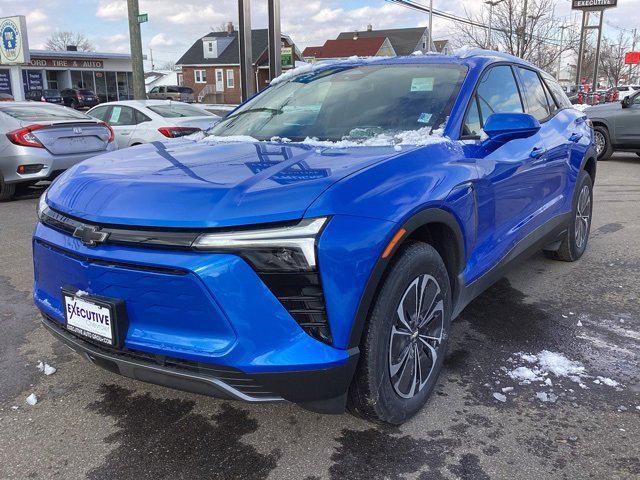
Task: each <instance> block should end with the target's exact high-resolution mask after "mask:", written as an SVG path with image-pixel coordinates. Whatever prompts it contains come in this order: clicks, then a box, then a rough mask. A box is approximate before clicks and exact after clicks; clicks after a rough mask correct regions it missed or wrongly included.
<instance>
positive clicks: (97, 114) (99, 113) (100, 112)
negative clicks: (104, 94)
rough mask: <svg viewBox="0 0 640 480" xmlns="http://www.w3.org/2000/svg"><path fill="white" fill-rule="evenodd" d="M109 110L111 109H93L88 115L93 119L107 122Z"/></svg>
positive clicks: (103, 107)
mask: <svg viewBox="0 0 640 480" xmlns="http://www.w3.org/2000/svg"><path fill="white" fill-rule="evenodd" d="M108 109H109V107H105V106H102V107H96V108H94V109H92V110H91V111H90V112H88V113H87V114H88V115H89V116H91V117H93V118H97V119H98V120H103V121H104V120H106V115H107V110H108Z"/></svg>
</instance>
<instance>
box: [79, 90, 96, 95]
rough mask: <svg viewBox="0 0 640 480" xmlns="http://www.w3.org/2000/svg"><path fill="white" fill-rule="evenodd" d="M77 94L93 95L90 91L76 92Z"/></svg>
mask: <svg viewBox="0 0 640 480" xmlns="http://www.w3.org/2000/svg"><path fill="white" fill-rule="evenodd" d="M78 93H79V94H80V95H93V92H92V91H91V90H78Z"/></svg>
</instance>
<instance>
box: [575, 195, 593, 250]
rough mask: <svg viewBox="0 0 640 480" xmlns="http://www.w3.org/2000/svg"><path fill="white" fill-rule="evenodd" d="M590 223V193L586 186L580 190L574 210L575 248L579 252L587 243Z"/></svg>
mask: <svg viewBox="0 0 640 480" xmlns="http://www.w3.org/2000/svg"><path fill="white" fill-rule="evenodd" d="M590 223H591V191H590V190H589V187H588V186H587V185H585V186H583V187H582V190H580V196H579V197H578V205H577V208H576V229H575V230H576V231H575V236H576V248H578V249H579V250H581V249H582V248H583V247H584V245H585V244H586V243H587V238H588V235H589V225H590Z"/></svg>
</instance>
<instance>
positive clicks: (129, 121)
mask: <svg viewBox="0 0 640 480" xmlns="http://www.w3.org/2000/svg"><path fill="white" fill-rule="evenodd" d="M107 123H109V125H112V126H114V127H118V126H122V125H135V124H136V122H135V118H134V113H133V108H131V107H123V106H120V105H114V106H113V107H111V114H110V115H109V120H107Z"/></svg>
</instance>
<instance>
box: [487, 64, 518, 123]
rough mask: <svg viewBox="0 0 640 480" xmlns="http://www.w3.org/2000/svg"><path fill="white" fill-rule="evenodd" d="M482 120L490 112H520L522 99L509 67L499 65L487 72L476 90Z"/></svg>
mask: <svg viewBox="0 0 640 480" xmlns="http://www.w3.org/2000/svg"><path fill="white" fill-rule="evenodd" d="M476 94H477V96H478V101H479V103H480V113H481V115H482V120H483V122H486V121H487V118H489V115H491V114H492V113H522V112H524V110H523V108H522V101H521V100H520V94H519V93H518V85H517V83H516V79H515V77H514V76H513V72H512V71H511V67H509V66H508V65H501V66H498V67H493V68H492V69H491V70H489V72H487V73H486V74H485V75H484V77H483V78H482V80H480V84H479V85H478V90H477V93H476Z"/></svg>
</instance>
